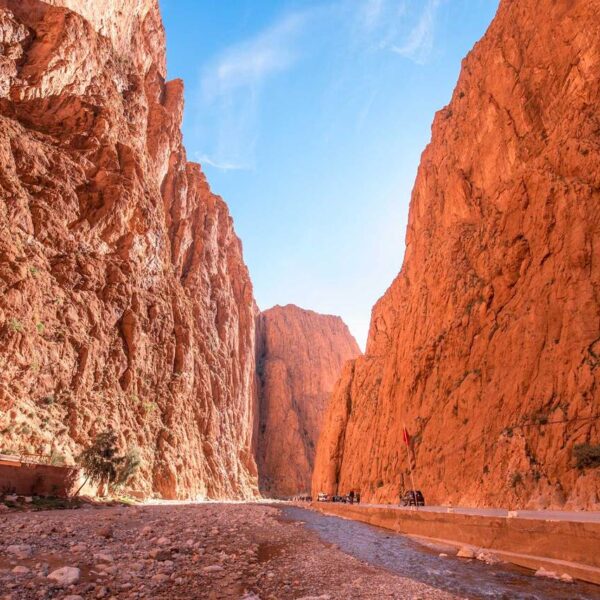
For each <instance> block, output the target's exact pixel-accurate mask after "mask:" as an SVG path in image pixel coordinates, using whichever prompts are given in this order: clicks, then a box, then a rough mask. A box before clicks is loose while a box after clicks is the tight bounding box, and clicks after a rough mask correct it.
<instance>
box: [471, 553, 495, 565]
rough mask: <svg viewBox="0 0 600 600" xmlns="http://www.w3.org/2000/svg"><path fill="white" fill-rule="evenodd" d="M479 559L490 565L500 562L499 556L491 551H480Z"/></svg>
mask: <svg viewBox="0 0 600 600" xmlns="http://www.w3.org/2000/svg"><path fill="white" fill-rule="evenodd" d="M477 560H480V561H482V562H484V563H486V564H488V565H495V564H497V563H499V562H500V560H499V559H498V557H497V556H495V555H494V554H492V553H491V552H478V553H477Z"/></svg>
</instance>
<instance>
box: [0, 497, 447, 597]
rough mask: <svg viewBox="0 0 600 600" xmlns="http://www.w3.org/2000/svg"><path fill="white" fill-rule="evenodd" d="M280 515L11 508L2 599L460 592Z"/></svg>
mask: <svg viewBox="0 0 600 600" xmlns="http://www.w3.org/2000/svg"><path fill="white" fill-rule="evenodd" d="M279 515H280V513H279V510H278V509H277V508H273V507H270V506H266V505H262V504H187V505H169V506H140V507H132V508H102V509H89V508H88V509H80V510H68V511H53V512H32V513H12V512H11V513H4V514H2V515H0V550H1V552H0V598H2V599H3V600H29V599H42V598H57V599H63V600H64V599H67V598H68V599H69V600H79V598H83V599H88V598H105V599H110V598H119V599H121V598H130V599H142V598H145V599H152V600H154V599H165V600H166V599H169V600H176V599H179V598H181V599H183V598H185V599H195V598H207V599H210V600H216V599H240V600H241V599H244V600H257V599H261V600H267V599H277V600H280V599H287V598H290V599H292V598H293V599H295V600H299V599H304V600H309V599H311V600H328V599H329V600H334V599H337V598H345V599H347V598H360V599H373V600H375V599H380V598H410V599H417V598H422V599H430V598H435V599H448V598H454V596H452V595H450V594H447V593H445V592H442V591H439V590H436V589H433V588H430V587H428V586H426V585H424V584H422V583H418V582H415V581H412V580H410V579H403V578H401V577H398V576H396V575H393V574H390V573H389V572H387V571H384V570H381V569H378V568H375V567H371V566H369V565H366V564H365V563H362V562H360V561H359V560H356V559H355V558H353V557H351V556H348V555H346V554H344V553H342V552H341V551H340V550H339V549H337V548H336V547H335V546H332V545H328V544H325V543H323V542H321V541H320V540H319V538H318V537H317V536H316V534H314V533H312V532H310V531H308V530H307V529H305V527H304V526H303V525H302V524H300V523H298V522H286V521H283V520H280V518H279ZM63 567H71V568H72V569H71V570H67V571H66V573H65V571H64V570H63V571H59V575H61V574H62V575H63V576H64V575H67V576H69V575H71V576H72V577H73V578H76V581H74V582H73V583H69V582H68V577H66V578H65V579H67V581H65V582H64V583H62V584H61V583H60V582H58V581H54V580H53V579H50V578H49V577H48V576H49V575H52V574H53V573H55V572H56V570H57V569H62V568H63ZM77 570H79V572H77Z"/></svg>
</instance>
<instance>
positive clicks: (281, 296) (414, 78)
mask: <svg viewBox="0 0 600 600" xmlns="http://www.w3.org/2000/svg"><path fill="white" fill-rule="evenodd" d="M497 5H498V1H497V0H420V1H416V0H331V1H327V0H326V1H321V2H313V1H310V0H304V1H299V0H260V1H259V0H227V1H221V2H218V1H216V0H212V1H208V0H161V7H162V11H163V17H164V20H165V26H166V30H167V47H168V70H169V78H175V77H181V78H182V79H184V81H185V84H186V109H185V119H184V138H185V144H186V147H187V151H188V156H189V158H190V160H194V161H198V162H200V163H202V166H203V168H204V170H205V172H206V174H207V176H208V179H209V181H210V184H211V187H212V189H213V191H214V192H215V193H217V194H220V195H221V196H223V198H224V199H225V200H226V201H227V203H228V205H229V207H230V209H231V212H232V215H233V218H234V221H235V227H236V231H237V233H238V235H239V236H240V238H241V239H242V242H243V245H244V257H245V260H246V263H247V264H248V266H249V268H250V274H251V276H252V280H253V283H254V288H255V295H256V299H257V302H258V304H259V306H260V308H261V309H266V308H269V307H270V306H273V305H274V304H287V303H294V304H297V305H299V306H302V307H303V308H310V309H313V310H316V311H318V312H323V313H328V314H337V315H341V316H342V318H343V319H344V320H345V321H346V323H347V324H348V326H349V327H350V329H351V331H352V333H353V334H354V335H355V337H356V338H357V340H358V342H359V344H360V345H361V346H363V347H364V343H365V341H366V337H367V332H368V327H369V321H370V316H371V308H372V306H373V304H374V303H375V302H376V301H377V299H378V298H379V297H380V296H381V295H382V294H383V293H384V291H385V290H386V289H387V287H388V286H389V285H390V283H391V282H392V280H393V278H394V277H395V276H396V274H397V273H398V272H399V270H400V267H401V265H402V258H403V254H404V234H405V229H406V222H407V216H408V206H409V201H410V192H411V189H412V186H413V183H414V179H415V175H416V171H417V166H418V163H419V157H420V155H421V152H422V151H423V149H424V148H425V146H426V144H427V142H428V141H429V139H430V133H431V122H432V119H433V115H434V113H435V111H437V110H439V109H440V108H442V107H443V106H444V105H445V104H447V102H448V101H449V99H450V96H451V93H452V90H453V88H454V85H455V83H456V80H457V77H458V73H459V69H460V62H461V60H462V58H463V57H464V56H465V54H466V53H467V52H468V51H469V50H470V49H471V47H472V46H473V44H474V43H475V42H476V41H477V40H478V39H479V38H480V37H481V36H482V35H483V33H484V32H485V30H486V28H487V26H488V25H489V23H490V21H491V19H492V18H493V15H494V13H495V11H496V9H497Z"/></svg>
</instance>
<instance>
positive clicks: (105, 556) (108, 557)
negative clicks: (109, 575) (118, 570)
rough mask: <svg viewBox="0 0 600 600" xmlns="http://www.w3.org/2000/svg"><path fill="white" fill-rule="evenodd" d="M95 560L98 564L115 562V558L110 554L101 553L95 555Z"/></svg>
mask: <svg viewBox="0 0 600 600" xmlns="http://www.w3.org/2000/svg"><path fill="white" fill-rule="evenodd" d="M94 560H97V561H98V562H105V563H107V562H114V560H115V559H114V558H113V557H112V556H111V555H110V554H104V553H103V552H99V553H98V554H94Z"/></svg>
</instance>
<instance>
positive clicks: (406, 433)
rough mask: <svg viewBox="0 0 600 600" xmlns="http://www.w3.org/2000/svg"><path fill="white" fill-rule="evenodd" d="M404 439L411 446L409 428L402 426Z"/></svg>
mask: <svg viewBox="0 0 600 600" xmlns="http://www.w3.org/2000/svg"><path fill="white" fill-rule="evenodd" d="M402 439H403V440H404V443H405V444H406V446H407V447H408V446H410V435H408V429H406V427H403V428H402Z"/></svg>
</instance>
